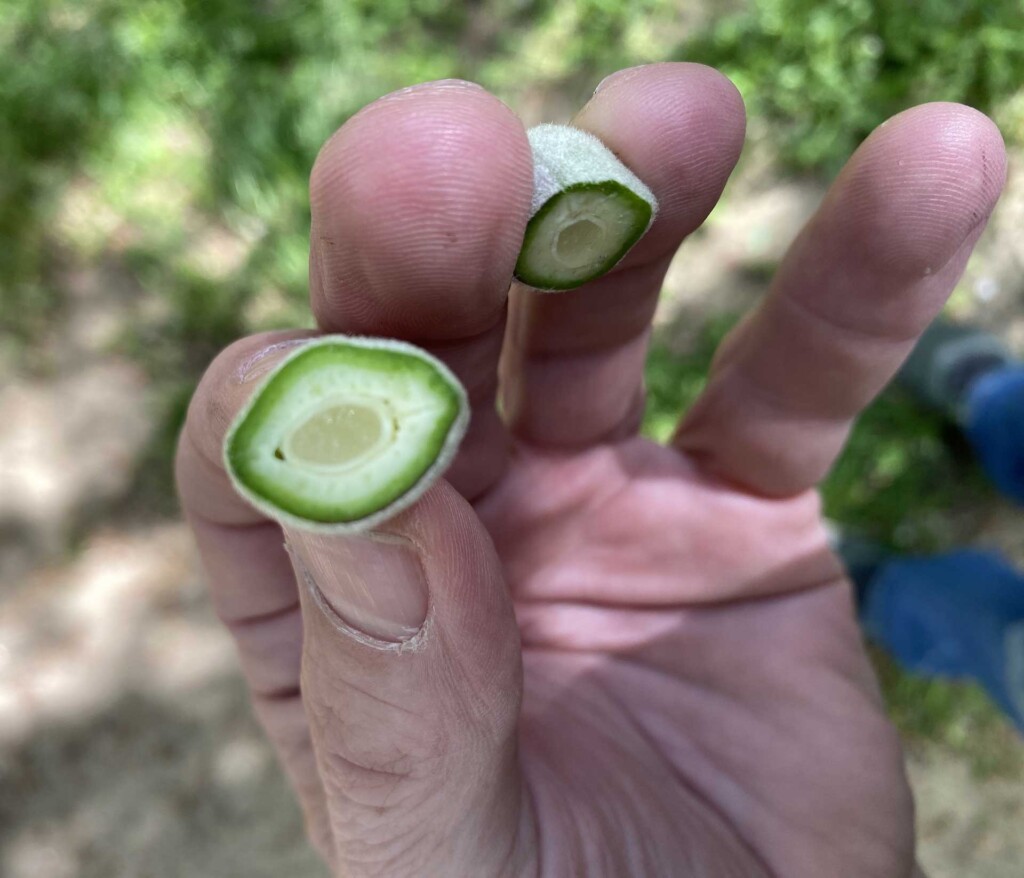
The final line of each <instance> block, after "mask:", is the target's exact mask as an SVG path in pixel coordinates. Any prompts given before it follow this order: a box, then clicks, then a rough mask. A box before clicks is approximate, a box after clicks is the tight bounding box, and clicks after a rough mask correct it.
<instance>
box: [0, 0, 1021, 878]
mask: <svg viewBox="0 0 1024 878" xmlns="http://www.w3.org/2000/svg"><path fill="white" fill-rule="evenodd" d="M1022 10H1024V7H1022V6H1021V4H1020V2H1019V0H920V2H915V3H907V2H906V0H832V2H812V0H752V2H741V0H734V2H726V3H710V2H668V0H578V2H568V0H476V2H471V3H458V4H453V3H448V2H445V0H347V2H346V0H333V2H332V0H321V2H310V3H287V2H284V0H260V2H249V3H243V2H241V0H236V2H232V0H135V2H132V3H123V2H118V0H52V2H51V0H0V485H2V488H0V875H4V876H9V878H64V876H76V878H77V876H83V878H85V876H88V878H93V876H95V878H111V876H143V875H145V876H153V878H169V876H176V875H191V876H235V875H238V876H242V875H245V876H252V878H261V876H278V875H282V874H287V875H290V876H293V878H305V876H320V875H322V874H323V873H322V871H321V869H320V867H319V866H318V865H317V863H316V861H315V859H314V857H313V856H312V854H311V853H310V852H309V851H308V850H307V849H306V847H305V845H304V843H303V840H302V836H301V824H300V819H299V816H298V812H297V809H296V808H295V807H294V805H293V804H292V802H291V798H290V795H289V793H288V791H287V789H286V787H285V785H284V782H283V780H282V779H281V777H280V775H279V774H278V771H277V769H276V767H275V766H274V764H273V761H272V758H271V754H270V752H269V748H268V747H267V745H266V744H265V743H264V741H263V739H262V737H261V735H260V734H259V732H258V730H257V729H256V727H255V724H254V722H253V721H252V719H251V718H250V716H249V713H248V710H247V707H246V702H245V697H244V692H243V688H242V684H241V682H240V679H239V677H238V674H237V672H236V668H235V664H234V656H233V653H232V649H231V646H230V643H229V641H228V639H227V635H226V634H225V633H224V632H222V631H221V629H220V628H219V627H218V625H217V623H216V622H215V620H214V618H213V616H212V613H211V612H210V609H209V607H208V606H207V603H206V598H205V593H204V587H203V584H202V580H201V577H200V573H199V571H198V569H197V566H196V562H195V558H194V555H193V552H192V548H191V545H190V542H189V538H188V534H187V533H186V531H185V529H184V527H183V525H181V524H180V523H179V521H178V519H177V514H176V507H175V500H174V496H173V491H172V486H171V471H170V457H171V452H172V448H173V444H174V439H175V434H176V431H177V429H178V427H179V425H180V422H181V418H182V415H183V413H184V409H185V406H186V404H187V401H188V398H189V395H190V393H191V390H192V388H193V387H194V385H195V382H196V380H197V378H198V376H199V375H200V374H201V372H202V370H203V368H204V366H205V364H207V363H208V362H209V360H210V359H211V358H212V357H213V355H214V354H215V353H216V351H217V350H219V349H220V348H221V347H222V346H224V345H225V344H227V343H228V342H229V341H231V340H232V339H234V338H235V337H237V336H239V335H242V334H245V333H248V332H252V331H255V330H261V329H267V328H272V327H281V326H294V325H308V324H309V322H310V319H309V315H308V313H307V310H306V306H305V297H306V247H307V233H308V212H307V211H308V208H307V193H306V179H307V174H308V171H309V168H310V166H311V164H312V161H313V158H314V156H315V155H316V152H317V149H318V148H319V146H320V144H321V143H322V142H323V141H324V139H325V138H326V137H327V136H328V135H329V134H330V133H331V132H332V131H333V130H334V128H336V127H337V126H338V125H339V124H340V123H341V122H343V121H344V120H345V118H346V117H347V116H348V115H350V114H351V113H353V112H354V111H355V110H357V109H358V108H359V107H361V106H362V105H363V104H365V103H367V102H369V101H371V100H373V99H374V98H376V97H378V96H380V95H382V94H384V93H385V92H388V91H390V90H392V89H395V88H399V87H402V86H405V85H409V84H411V83H414V82H419V81H422V80H427V79H435V78H440V77H449V76H460V77H464V78H468V79H473V80H476V81H478V82H481V83H483V84H484V85H486V86H487V87H488V88H489V89H491V90H492V91H494V92H495V93H496V94H497V95H499V96H500V97H501V98H502V99H504V100H505V101H506V102H507V103H509V104H510V105H511V106H512V107H513V108H515V109H516V110H517V111H518V112H519V113H520V114H521V115H522V117H523V118H524V120H525V121H526V122H527V123H529V124H533V123H536V122H539V121H565V120H567V119H568V117H569V116H570V115H571V114H572V113H573V112H574V111H575V109H576V108H577V107H578V106H579V105H580V104H581V103H582V102H583V101H585V100H586V98H587V97H588V96H589V94H590V93H591V91H592V90H593V88H594V86H595V85H596V84H597V82H598V81H599V80H600V79H601V78H602V77H603V76H604V75H605V74H607V73H609V72H611V71H613V70H615V69H617V68H619V67H621V66H628V65H632V64H638V63H643V62H648V61H655V60H664V59H686V60H700V61H705V62H707V63H712V64H714V65H716V66H718V67H720V68H721V69H723V70H724V71H725V72H727V73H728V74H729V75H730V76H731V77H732V78H733V80H734V81H735V82H736V84H737V85H738V86H739V88H740V90H741V91H742V92H743V95H744V98H745V99H746V101H747V106H748V111H749V114H750V123H749V130H748V143H747V149H746V152H745V154H744V158H743V160H742V162H741V165H740V168H739V169H738V171H737V173H736V174H735V175H734V177H733V180H732V182H731V183H730V186H729V188H728V189H727V191H726V196H725V198H724V200H723V202H722V204H721V205H720V206H719V207H718V208H717V209H716V210H715V212H714V213H713V214H712V216H711V218H710V220H709V221H708V223H707V224H706V225H705V227H704V228H703V229H701V230H700V231H699V232H698V233H696V234H695V235H694V236H693V237H692V238H691V240H690V241H688V242H687V243H686V244H685V246H684V247H683V248H682V250H681V251H680V255H679V257H678V258H677V260H676V262H675V264H674V266H673V269H672V271H671V272H670V275H669V279H668V282H667V283H666V287H665V291H664V295H663V300H662V308H661V310H660V312H659V315H658V329H657V333H656V341H655V344H654V347H653V349H652V352H651V356H650V362H649V369H648V373H649V374H648V378H649V387H650V404H649V412H648V419H647V426H646V429H647V430H648V432H649V433H650V434H651V435H654V436H658V437H661V436H664V435H665V434H666V433H667V431H668V430H669V429H670V428H671V424H672V423H673V422H674V420H675V418H676V417H677V414H678V412H679V410H680V409H681V408H682V407H683V406H685V405H686V404H687V403H688V402H689V401H690V400H692V399H693V397H694V396H695V395H696V393H697V392H698V391H699V390H700V388H701V385H702V381H703V375H704V370H705V368H706V364H707V362H708V359H709V357H710V354H711V351H712V350H713V347H714V344H715V342H716V341H717V340H718V339H719V338H720V337H721V336H722V334H723V333H724V332H725V331H726V329H727V328H728V327H729V325H730V324H731V323H732V322H733V321H734V320H735V319H736V317H737V315H738V314H740V313H741V312H742V311H743V309H745V308H747V307H749V306H750V305H751V304H752V303H753V302H755V301H756V300H757V298H758V297H759V296H760V295H761V294H762V293H763V292H764V290H765V286H766V283H767V280H768V278H769V277H770V275H771V271H772V269H773V267H774V265H775V264H776V263H777V261H778V260H779V258H780V256H781V254H782V252H783V250H784V248H785V246H786V244H787V243H788V241H789V240H790V239H791V238H792V236H793V235H794V234H795V232H796V230H797V229H798V228H799V225H800V223H802V222H803V220H804V219H806V217H807V216H809V214H810V213H811V212H812V211H813V209H814V207H815V205H816V204H817V202H818V201H819V199H820V198H821V195H822V193H823V191H824V186H825V185H826V182H827V181H828V179H829V178H830V176H831V175H832V174H833V173H834V172H835V171H836V169H837V168H838V167H839V166H840V165H841V164H842V162H843V160H844V159H845V158H846V157H847V156H848V155H849V153H850V152H851V151H852V149H853V148H854V147H855V146H856V144H857V143H858V142H859V141H860V140H861V139H862V138H863V137H864V136H865V135H866V134H867V133H868V132H869V131H870V130H871V129H872V128H873V127H874V126H875V125H876V124H878V123H879V122H881V121H882V120H883V119H884V118H886V117H887V116H888V115H890V114H892V113H893V112H895V111H898V110H899V109H901V108H903V107H906V106H909V105H912V104H914V103H918V102H922V101H926V100H938V99H946V100H959V101H964V102H967V103H970V104H972V105H974V106H977V107H979V108H981V109H984V110H985V111H987V112H989V113H990V114H991V115H993V117H994V118H995V119H996V120H997V122H998V123H999V124H1000V126H1001V128H1002V130H1003V133H1004V136H1005V138H1006V140H1007V143H1008V146H1009V147H1010V150H1011V165H1010V167H1011V180H1010V184H1009V187H1008V189H1007V192H1006V194H1005V195H1004V198H1003V201H1002V203H1001V205H1000V207H999V208H998V211H997V214H996V216H995V218H994V219H993V222H992V224H991V225H990V228H989V230H988V231H987V232H986V234H985V237H984V238H983V239H982V242H981V244H980V246H979V249H978V253H977V254H976V256H975V258H974V259H972V261H971V263H970V265H969V267H968V270H967V273H966V275H965V277H964V279H963V281H962V282H961V284H960V286H959V288H958V289H957V291H956V293H955V294H954V296H953V299H952V302H951V304H950V306H949V312H950V313H951V314H952V315H953V316H956V317H960V318H964V319H971V320H975V321H977V322H979V323H982V324H983V325H985V326H987V327H989V328H991V329H993V330H995V331H996V332H998V333H1000V334H1001V335H1002V336H1003V337H1004V338H1006V339H1007V341H1008V342H1009V343H1010V344H1011V345H1012V346H1013V347H1014V348H1015V349H1016V350H1017V351H1018V352H1020V353H1022V354H1024V234H1022V233H1021V230H1022V229H1024V179H1022V169H1024V36H1022V34H1024V11H1022ZM824 494H825V499H826V505H827V511H828V513H829V515H830V516H832V517H833V518H835V519H836V520H838V521H840V522H843V523H846V524H849V525H852V526H855V527H856V528H858V529H859V531H860V532H862V533H865V534H867V535H869V536H872V537H874V538H876V539H879V540H882V541H884V542H886V543H888V544H890V545H892V546H894V547H896V548H899V549H901V550H905V551H927V550H932V549H937V548H943V547H951V546H953V545H958V544H963V543H974V544H979V545H987V546H998V547H1000V548H1001V549H1002V550H1003V551H1005V552H1007V553H1008V554H1009V555H1010V556H1011V557H1013V558H1015V559H1016V560H1017V561H1018V562H1019V563H1022V564H1024V525H1022V516H1021V513H1020V511H1019V510H1018V511H1014V510H1013V509H1012V508H1010V507H1009V506H1008V505H1006V504H1004V503H1002V502H1001V501H1000V500H999V499H998V498H997V497H996V496H995V495H994V493H993V492H992V491H991V490H990V489H989V488H988V487H987V486H986V485H985V483H984V482H983V480H982V479H981V478H980V476H979V475H978V473H977V471H976V470H975V468H974V467H973V466H972V464H971V463H970V461H969V460H967V459H965V456H964V453H963V448H962V446H960V445H959V444H958V442H957V438H956V437H955V436H954V435H951V434H950V433H949V431H948V430H947V429H946V428H945V427H944V426H943V424H942V423H941V421H940V420H938V419H936V418H935V417H934V416H932V415H929V414H928V413H925V412H922V411H920V410H918V409H916V408H915V407H914V405H913V404H912V403H911V402H910V401H909V400H907V399H906V398H902V397H900V396H899V395H898V394H895V393H889V394H886V395H884V396H883V397H882V398H881V399H880V400H879V401H878V402H877V403H876V404H875V405H874V406H873V407H872V409H871V410H870V411H869V412H868V413H867V414H866V416H865V417H864V418H863V421H862V423H861V424H860V426H859V427H858V429H857V431H856V432H855V434H854V436H853V438H852V440H851V442H850V445H849V447H848V449H847V451H846V453H845V455H844V457H843V459H842V461H841V462H840V464H839V465H838V467H837V469H836V471H835V472H834V474H833V475H832V477H831V478H830V480H829V481H828V483H827V484H826V485H825V488H824ZM876 658H877V663H878V667H879V670H880V673H881V676H882V679H883V683H884V686H885V690H886V694H887V697H888V699H889V703H890V705H891V712H892V715H893V717H894V718H895V720H896V722H897V723H898V724H899V726H900V728H901V729H902V731H903V733H904V735H905V739H906V742H907V749H908V756H909V760H910V770H911V776H912V780H913V783H914V785H915V788H916V789H917V792H918V795H919V823H920V830H921V836H922V853H921V856H922V861H923V863H924V865H925V866H926V868H927V870H928V871H929V874H930V875H931V876H932V878H946V876H981V878H1003V876H1006V878H1010V876H1019V875H1020V868H1021V867H1020V864H1021V863H1022V862H1024V839H1022V837H1021V833H1020V831H1019V825H1020V820H1021V818H1022V817H1024V791H1022V789H1024V788H1022V785H1021V783H1020V781H1021V779H1022V778H1024V746H1022V744H1021V741H1020V739H1019V738H1017V737H1016V735H1015V734H1014V733H1013V731H1012V730H1011V729H1010V727H1009V726H1008V725H1007V724H1006V723H1004V721H1003V720H1002V719H1001V717H1000V716H999V715H998V714H997V713H996V712H995V710H994V709H993V708H992V707H991V706H990V705H989V703H988V702H987V700H986V698H985V696H984V695H983V694H982V693H981V692H980V691H978V690H976V689H975V688H973V687H971V686H968V685H963V684H952V683H939V682H922V681H919V680H915V679H912V678H909V677H907V676H905V675H903V674H901V673H900V672H899V671H897V670H896V669H895V668H894V667H892V666H891V665H890V664H889V663H888V662H887V661H886V660H885V658H884V657H883V656H881V655H878V656H876Z"/></svg>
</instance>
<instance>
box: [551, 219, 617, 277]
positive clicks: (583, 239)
mask: <svg viewBox="0 0 1024 878" xmlns="http://www.w3.org/2000/svg"><path fill="white" fill-rule="evenodd" d="M604 237H605V233H604V227H603V226H602V225H601V224H600V223H599V222H597V221H596V218H593V219H592V218H590V217H581V218H580V219H577V220H576V221H575V222H572V223H570V224H569V225H567V226H565V227H564V228H563V229H562V230H561V231H560V232H559V233H558V236H557V237H556V238H555V257H556V258H557V259H558V261H559V262H561V263H562V264H563V265H566V266H568V267H570V268H581V267H582V266H584V265H587V264H589V263H591V262H593V261H594V260H595V259H598V258H600V256H601V255H603V254H602V252H601V243H602V242H603V241H604Z"/></svg>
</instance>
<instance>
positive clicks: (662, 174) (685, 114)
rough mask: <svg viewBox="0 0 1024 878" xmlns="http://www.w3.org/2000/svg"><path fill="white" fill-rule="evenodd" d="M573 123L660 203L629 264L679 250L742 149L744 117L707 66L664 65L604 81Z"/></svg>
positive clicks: (732, 93) (736, 98)
mask: <svg viewBox="0 0 1024 878" xmlns="http://www.w3.org/2000/svg"><path fill="white" fill-rule="evenodd" d="M573 124H574V125H577V126H578V127H580V128H585V129H586V130H588V131H591V132H592V133H594V134H596V135H597V136H598V137H599V138H601V140H603V141H604V142H605V143H606V144H607V145H608V146H609V148H611V149H612V151H614V152H615V153H616V154H617V155H618V156H619V157H620V158H621V159H622V161H623V162H625V164H626V165H627V166H629V167H630V168H631V169H632V170H633V171H634V172H635V173H636V174H637V175H638V176H639V177H640V178H641V179H642V180H643V181H644V182H645V183H646V184H647V185H648V186H650V187H651V189H652V190H653V191H654V193H655V195H656V196H657V197H658V202H659V205H660V208H659V215H658V220H657V221H656V222H655V224H654V226H653V227H652V228H651V231H650V232H648V234H647V237H646V238H645V240H644V241H643V242H641V244H640V245H638V246H637V248H636V251H635V253H634V254H631V255H630V257H629V260H630V261H631V262H638V261H645V260H647V259H650V258H651V257H652V256H653V255H655V254H659V253H661V252H663V251H665V250H666V249H668V248H673V249H674V247H675V246H677V245H678V241H679V238H680V237H681V236H682V235H685V234H687V233H689V232H690V231H692V229H693V228H696V226H698V225H699V224H700V222H702V221H703V219H704V218H705V217H706V216H707V214H708V213H710V212H711V209H712V208H713V207H714V205H715V203H716V202H717V200H718V198H719V196H720V194H721V191H722V187H723V186H724V185H725V181H726V180H727V179H728V177H729V174H731V173H732V170H733V168H734V167H735V165H736V162H737V160H738V159H739V155H740V152H741V150H742V148H743V141H744V137H745V133H746V112H745V109H744V106H743V99H742V97H741V96H740V93H739V91H738V90H737V88H736V86H735V85H733V83H732V82H731V81H730V80H729V79H728V78H727V77H726V76H724V75H723V74H722V73H720V72H719V71H717V70H715V69H714V68H712V67H708V66H706V65H703V64H694V63H690V62H682V61H675V62H662V63H658V64H649V65H644V66H642V67H633V68H629V69H626V70H621V71H618V72H617V73H614V74H612V75H611V76H609V77H607V78H606V79H605V80H604V81H603V82H602V83H601V85H600V86H599V88H598V91H597V92H595V94H594V96H593V97H592V98H591V100H590V101H589V102H588V103H587V104H586V106H585V107H583V109H582V110H580V112H579V113H578V114H577V115H576V117H575V118H574V119H573Z"/></svg>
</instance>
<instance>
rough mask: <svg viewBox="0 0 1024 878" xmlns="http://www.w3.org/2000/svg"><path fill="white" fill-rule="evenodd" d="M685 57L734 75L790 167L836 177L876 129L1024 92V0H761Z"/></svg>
mask: <svg viewBox="0 0 1024 878" xmlns="http://www.w3.org/2000/svg"><path fill="white" fill-rule="evenodd" d="M682 57H685V58H687V59H692V60H700V61H704V62H706V63H708V64H711V65H713V66H715V67H719V68H720V69H721V70H723V71H724V72H725V73H727V74H728V75H729V76H730V77H731V78H732V79H733V81H734V82H735V83H736V85H737V86H738V87H739V89H740V91H741V92H742V93H743V96H744V98H745V100H746V101H747V106H748V110H749V111H750V113H751V115H752V117H754V118H756V119H763V121H764V122H765V123H767V124H768V125H769V126H770V129H769V130H770V136H771V137H772V138H773V139H775V140H776V142H777V144H778V147H779V149H780V152H781V154H782V156H783V158H784V159H786V160H787V161H788V162H790V163H792V164H793V165H796V166H797V167H800V168H813V169H818V168H824V169H825V170H827V171H829V172H833V171H836V170H838V168H839V166H840V165H841V164H842V162H843V161H845V159H846V157H847V156H849V154H850V153H851V152H852V151H853V149H854V148H855V147H856V146H857V144H858V143H859V142H860V141H861V140H862V139H863V138H864V137H865V136H867V134H868V133H869V132H870V131H871V130H872V129H873V128H874V127H875V126H876V125H878V124H879V123H881V122H883V121H884V120H885V119H887V118H888V117H889V116H891V115H893V114H894V113H896V112H899V111H900V110H903V109H905V108H907V107H909V106H912V105H914V104H917V103H922V102H925V101H939V100H944V101H960V102H963V103H967V104H970V105H971V106H974V107H977V108H978V109H981V110H984V111H986V112H992V111H995V110H997V109H998V108H999V107H1000V105H1001V104H1002V102H1004V101H1006V100H1007V99H1008V98H1010V97H1012V96H1013V95H1014V94H1016V93H1017V92H1018V91H1019V90H1020V88H1021V83H1022V82H1024V3H1021V2H1020V0H916V2H907V0H831V2H826V3H823V2H820V0H755V2H753V3H751V4H750V5H749V7H747V8H745V9H744V10H743V11H741V12H739V13H737V14H735V15H732V16H729V17H728V18H725V19H723V20H721V21H719V22H717V23H716V24H715V25H714V26H713V27H712V28H711V29H710V30H709V32H707V33H706V34H702V35H700V36H699V37H697V38H696V39H694V40H693V41H692V42H690V43H689V44H688V45H687V46H686V47H685V51H684V52H683V53H682Z"/></svg>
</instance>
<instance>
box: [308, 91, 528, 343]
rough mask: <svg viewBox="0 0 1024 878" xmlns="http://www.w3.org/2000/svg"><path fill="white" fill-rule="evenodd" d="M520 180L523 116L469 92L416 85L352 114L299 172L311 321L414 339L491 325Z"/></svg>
mask: <svg viewBox="0 0 1024 878" xmlns="http://www.w3.org/2000/svg"><path fill="white" fill-rule="evenodd" d="M532 188H533V164H532V158H531V154H530V148H529V143H528V141H527V139H526V133H525V131H524V129H523V126H522V124H521V123H520V121H519V119H518V118H517V117H516V115H515V114H514V113H513V112H512V111H511V110H510V109H509V108H508V107H507V106H506V105H505V104H503V103H502V102H501V101H499V100H498V99H497V98H496V97H494V96H493V95H491V94H489V93H488V92H487V91H485V90H484V89H483V88H481V87H480V86H477V85H475V84H472V83H468V82H464V81H461V80H444V81H441V82H432V83H423V84H421V85H418V86H414V87H411V88H408V89H403V90H402V91H400V92H395V93H392V94H390V95H387V96H385V97H384V98H381V99H380V100H378V101H376V102H374V103H373V104H371V105H369V106H368V107H366V108H364V109H363V110H362V111H360V112H359V113H357V114H356V115H355V116H353V117H352V118H351V119H350V120H349V121H348V122H346V123H345V125H343V126H342V127H341V129H339V131H338V132H337V133H336V134H335V136H334V137H332V138H331V140H330V141H328V143H327V144H326V145H325V146H324V148H323V150H322V151H321V153H320V155H319V156H318V158H317V161H316V164H315V165H314V168H313V171H312V174H311V176H310V201H311V206H312V214H313V231H312V242H311V246H312V249H313V255H312V260H313V266H314V271H312V272H311V281H312V283H311V285H312V288H313V289H312V300H313V309H314V312H315V314H316V315H317V318H318V320H319V321H320V323H321V325H322V326H323V327H324V328H327V329H332V330H333V329H340V330H342V331H346V332H363V333H372V334H382V335H397V336H400V337H405V338H410V337H411V338H418V339H443V338H453V337H465V336H469V335H473V334H476V333H477V332H480V331H483V330H485V329H487V328H489V327H490V326H491V325H493V323H494V322H495V321H496V319H498V317H499V316H500V314H501V313H502V312H503V309H504V300H505V295H506V293H507V290H508V286H509V282H510V279H511V275H512V268H513V266H514V264H515V259H516V256H517V254H518V250H519V244H520V242H521V240H522V234H523V229H524V227H525V224H526V219H527V214H528V211H529V205H530V197H531V194H532Z"/></svg>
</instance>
